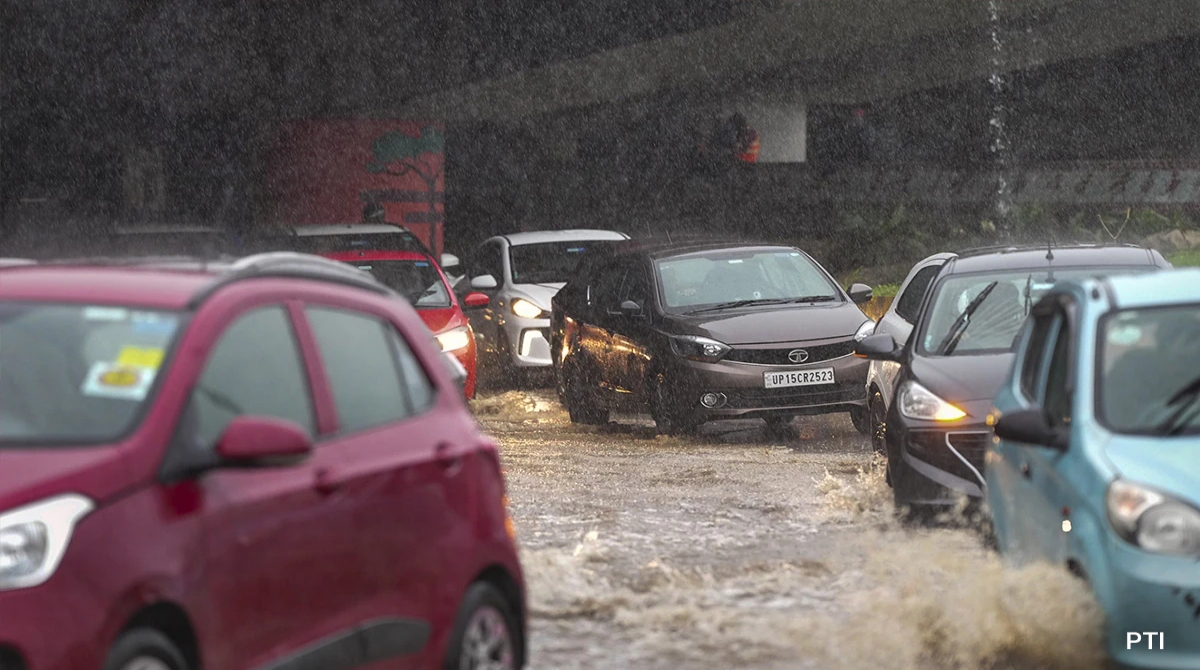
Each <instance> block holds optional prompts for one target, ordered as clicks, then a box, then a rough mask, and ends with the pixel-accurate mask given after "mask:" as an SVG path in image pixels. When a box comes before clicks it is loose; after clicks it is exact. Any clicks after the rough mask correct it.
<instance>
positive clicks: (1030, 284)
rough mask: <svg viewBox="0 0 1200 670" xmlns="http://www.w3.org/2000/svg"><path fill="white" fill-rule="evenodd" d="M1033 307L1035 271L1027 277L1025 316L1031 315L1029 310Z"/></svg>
mask: <svg viewBox="0 0 1200 670" xmlns="http://www.w3.org/2000/svg"><path fill="white" fill-rule="evenodd" d="M1031 309H1033V273H1032V272H1031V273H1029V276H1028V277H1026V278H1025V316H1029V310H1031Z"/></svg>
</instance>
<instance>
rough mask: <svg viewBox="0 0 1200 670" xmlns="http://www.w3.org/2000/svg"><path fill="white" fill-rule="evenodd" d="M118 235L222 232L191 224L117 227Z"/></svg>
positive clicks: (210, 227)
mask: <svg viewBox="0 0 1200 670" xmlns="http://www.w3.org/2000/svg"><path fill="white" fill-rule="evenodd" d="M114 230H115V231H116V233H117V234H118V235H154V234H162V233H210V234H212V233H216V234H220V232H221V231H219V230H217V229H216V228H213V227H212V226H201V225H191V224H179V225H171V224H167V225H161V226H117V227H116V228H115V229H114Z"/></svg>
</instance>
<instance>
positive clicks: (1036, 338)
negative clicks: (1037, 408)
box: [1021, 314, 1055, 400]
mask: <svg viewBox="0 0 1200 670" xmlns="http://www.w3.org/2000/svg"><path fill="white" fill-rule="evenodd" d="M1054 323H1055V314H1043V315H1040V316H1036V317H1034V319H1033V326H1032V328H1033V332H1032V333H1030V335H1029V346H1028V347H1027V348H1026V349H1025V360H1024V361H1022V362H1021V392H1022V393H1023V394H1025V397H1026V398H1028V399H1029V400H1037V399H1038V383H1039V382H1040V381H1041V374H1040V373H1041V372H1042V361H1044V360H1045V358H1046V341H1047V338H1048V337H1049V336H1050V331H1051V329H1052V328H1053V326H1054Z"/></svg>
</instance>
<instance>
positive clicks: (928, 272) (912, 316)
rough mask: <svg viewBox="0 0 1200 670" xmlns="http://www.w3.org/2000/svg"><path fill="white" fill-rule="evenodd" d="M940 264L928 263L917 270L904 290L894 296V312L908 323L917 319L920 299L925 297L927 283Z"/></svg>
mask: <svg viewBox="0 0 1200 670" xmlns="http://www.w3.org/2000/svg"><path fill="white" fill-rule="evenodd" d="M941 269H942V266H941V265H930V266H929V267H927V268H921V269H920V270H917V274H915V275H913V278H912V281H910V282H908V286H905V287H904V292H903V293H902V294H900V296H899V297H897V298H896V314H897V315H898V316H899V317H900V318H901V319H904V320H905V321H907V322H909V323H915V322H916V320H917V310H919V309H921V299H922V298H924V297H925V291H926V290H927V289H928V288H929V283H930V282H932V281H933V278H934V277H936V276H937V273H938V270H941Z"/></svg>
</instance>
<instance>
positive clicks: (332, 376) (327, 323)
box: [305, 307, 415, 433]
mask: <svg viewBox="0 0 1200 670" xmlns="http://www.w3.org/2000/svg"><path fill="white" fill-rule="evenodd" d="M305 313H306V314H307V315H308V322H309V324H310V325H311V326H312V331H313V336H314V337H315V338H316V341H317V348H318V350H320V352H321V360H322V362H323V363H324V364H325V372H326V374H327V376H328V377H329V386H330V388H331V389H332V390H333V401H334V404H335V405H336V406H337V414H338V428H339V432H341V433H352V432H355V431H359V430H364V429H366V428H373V427H375V426H379V425H382V424H385V423H390V422H392V421H399V420H401V419H403V418H405V417H407V416H409V415H411V414H412V413H413V412H414V411H415V410H414V407H413V405H412V404H411V403H410V399H409V397H408V393H407V389H406V388H405V386H406V385H405V384H404V382H403V380H402V379H401V378H400V374H399V371H398V368H397V360H396V343H395V342H393V341H389V337H388V332H389V330H392V328H391V326H390V325H387V324H385V323H384V322H383V321H381V320H379V319H377V318H375V317H373V316H369V315H366V314H360V313H358V312H350V311H346V310H341V309H332V308H326V307H308V308H306V309H305Z"/></svg>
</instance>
